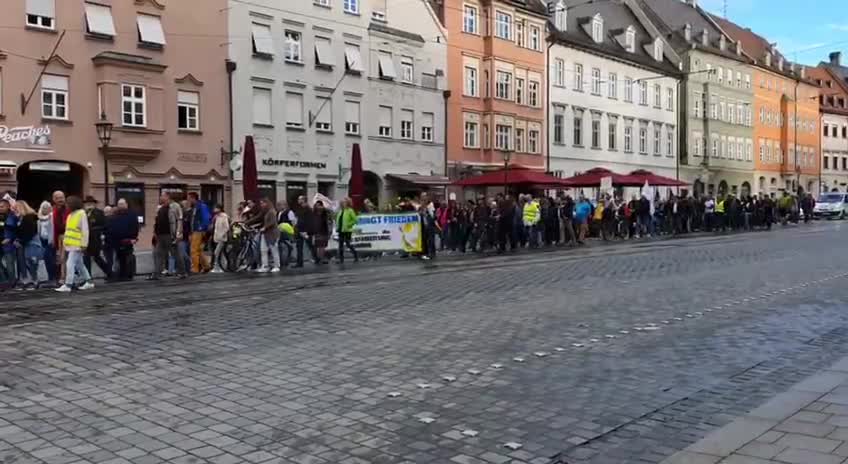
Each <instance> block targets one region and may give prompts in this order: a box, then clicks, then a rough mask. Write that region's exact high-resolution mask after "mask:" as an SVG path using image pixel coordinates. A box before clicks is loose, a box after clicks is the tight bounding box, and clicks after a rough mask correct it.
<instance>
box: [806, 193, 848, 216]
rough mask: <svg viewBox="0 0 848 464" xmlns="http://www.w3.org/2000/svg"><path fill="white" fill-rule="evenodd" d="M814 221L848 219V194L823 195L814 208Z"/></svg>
mask: <svg viewBox="0 0 848 464" xmlns="http://www.w3.org/2000/svg"><path fill="white" fill-rule="evenodd" d="M813 218H814V219H845V218H848V194H846V193H838V192H831V193H823V194H821V195H820V196H819V199H818V200H817V201H816V207H815V208H813Z"/></svg>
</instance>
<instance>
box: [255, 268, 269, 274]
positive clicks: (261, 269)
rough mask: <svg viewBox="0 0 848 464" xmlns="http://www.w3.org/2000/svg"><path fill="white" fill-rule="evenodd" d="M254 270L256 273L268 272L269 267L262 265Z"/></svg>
mask: <svg viewBox="0 0 848 464" xmlns="http://www.w3.org/2000/svg"><path fill="white" fill-rule="evenodd" d="M253 272H255V273H257V274H265V273H267V272H268V268H267V267H260V268H258V269H256V270H255V271H253Z"/></svg>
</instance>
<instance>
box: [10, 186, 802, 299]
mask: <svg viewBox="0 0 848 464" xmlns="http://www.w3.org/2000/svg"><path fill="white" fill-rule="evenodd" d="M649 196H650V195H634V196H632V197H631V199H629V200H626V199H625V198H622V197H621V196H620V195H603V196H602V197H601V198H600V199H598V200H597V201H590V200H589V199H588V198H586V197H585V196H583V195H580V196H578V197H577V198H576V199H575V198H573V197H572V196H570V195H568V194H565V193H561V194H559V195H558V196H556V197H543V196H533V195H529V194H521V195H518V196H517V197H513V196H511V195H503V194H498V195H497V196H496V197H493V198H483V197H481V198H479V199H478V200H477V201H473V200H472V201H468V202H465V203H462V202H458V201H456V200H454V199H451V200H449V201H447V202H442V203H439V202H438V201H433V200H431V199H430V197H429V196H428V194H426V193H424V194H422V195H421V196H420V197H419V198H416V199H415V200H404V201H401V202H400V204H399V205H398V207H397V209H398V210H399V211H400V212H417V213H418V214H419V216H420V219H421V238H422V250H421V252H420V253H415V254H414V255H415V256H417V257H419V258H420V259H422V260H429V259H432V258H434V257H435V256H436V254H437V249H438V250H440V251H441V252H446V253H451V252H460V253H466V252H468V251H470V252H478V253H482V252H486V251H490V250H491V251H493V252H497V253H504V252H506V251H507V250H516V249H519V248H525V247H527V248H539V247H543V246H555V245H559V246H579V245H583V244H585V242H586V240H587V238H590V237H596V238H598V239H601V240H605V241H608V240H630V239H640V238H645V237H651V236H655V235H664V234H668V235H678V234H688V233H692V232H697V231H704V232H716V233H722V232H726V231H738V230H744V231H751V230H755V229H764V230H769V229H771V227H772V225H773V224H775V223H782V224H784V225H785V224H787V223H788V222H798V221H800V220H801V219H802V218H803V220H804V221H805V222H808V221H809V220H810V219H812V211H813V208H814V207H815V200H814V199H813V197H812V195H809V194H801V195H798V196H796V195H791V194H789V193H787V192H784V193H783V194H782V196H780V197H779V198H772V197H770V196H767V195H759V196H752V195H744V196H741V197H736V196H734V195H724V196H720V197H713V196H710V195H707V196H702V197H697V198H696V197H693V196H688V195H685V196H675V195H672V194H669V195H668V197H667V198H665V199H660V198H659V196H654V198H653V199H651V198H649ZM325 201H326V202H331V200H329V199H324V200H317V201H314V204H312V205H310V204H309V202H308V201H307V198H306V197H305V196H301V197H299V198H298V199H297V202H296V204H295V205H294V206H290V205H289V204H288V203H287V202H286V201H279V202H277V203H276V204H274V203H273V202H272V201H271V200H270V199H268V198H262V199H260V200H259V201H252V200H251V201H247V202H243V203H241V204H239V205H238V208H237V210H236V212H235V213H234V217H232V218H231V217H230V216H229V215H228V214H227V213H226V212H225V211H224V208H223V206H222V205H215V206H214V207H213V208H212V209H211V210H210V208H209V206H208V205H207V204H206V203H205V202H203V201H201V200H200V198H199V196H198V195H197V193H195V192H190V193H189V194H188V196H187V197H186V199H184V200H181V201H176V200H175V199H172V198H171V196H170V194H168V193H162V195H161V196H160V198H159V208H158V211H157V213H156V218H155V221H154V224H153V241H152V245H153V258H154V259H153V263H154V267H153V271H152V272H151V273H150V275H149V277H148V279H152V280H157V279H160V278H162V277H163V276H166V275H174V276H176V277H178V278H186V277H187V276H189V275H190V274H201V273H206V272H212V273H220V272H225V271H233V270H238V271H246V270H252V271H254V272H257V273H278V272H280V270H281V268H284V267H289V266H290V267H292V268H302V267H303V265H304V260H305V252H308V253H309V257H310V258H311V261H312V262H313V263H314V264H315V265H317V266H323V265H326V264H328V262H329V261H328V258H329V256H330V254H331V252H329V251H328V246H329V243H330V240H331V238H333V237H334V238H335V239H336V240H335V241H336V244H337V249H336V250H334V251H335V255H336V262H337V263H344V261H345V253H346V251H350V253H351V255H352V256H353V260H354V262H357V261H359V258H360V254H361V250H360V251H359V252H358V251H357V249H356V248H354V246H353V243H352V237H353V233H354V231H355V228H356V225H357V221H358V216H357V212H356V211H355V210H354V208H353V205H352V202H351V200H350V199H349V198H345V199H343V200H342V201H341V202H340V203H339V204H337V205H336V204H325ZM374 211H375V207H374V205H373V204H372V203H371V202H369V201H367V200H366V202H365V205H364V208H363V211H362V212H364V213H370V212H374ZM235 230H244V231H248V233H249V234H251V235H250V240H254V241H255V245H256V246H255V251H253V252H252V255H251V256H248V257H247V259H245V260H244V262H239V263H237V264H238V265H239V267H238V268H237V269H234V266H233V265H234V263H233V262H232V260H233V259H234V255H233V253H231V252H232V243H233V240H234V231H235ZM138 237H139V222H138V216H137V215H136V214H135V213H133V212H131V211H130V210H129V208H128V205H127V202H126V201H125V200H124V199H120V200H118V202H117V203H116V204H115V206H106V207H105V208H103V209H100V208H99V206H98V202H97V200H96V199H95V198H93V197H90V196H89V197H86V198H85V199H82V198H80V197H76V196H70V197H67V198H66V197H65V195H64V193H63V192H58V191H57V192H55V193H54V194H53V195H52V202H47V201H45V202H43V203H42V204H41V205H39V207H38V210H37V211H36V210H34V209H33V208H32V207H31V206H30V205H29V204H27V203H26V202H25V201H15V199H14V197H13V196H12V195H10V194H6V195H5V196H4V197H3V198H2V199H0V238H2V247H0V288H2V289H10V288H19V289H35V288H38V287H39V286H45V285H48V286H53V287H55V288H56V290H57V291H59V292H70V291H72V290H73V289H79V290H89V289H92V288H94V281H93V278H92V264H95V265H97V267H98V268H100V270H101V272H102V273H103V275H105V277H106V280H107V282H110V281H126V280H131V279H132V278H133V277H134V276H135V272H136V264H135V246H136V243H137V241H138ZM405 256H407V255H405ZM41 266H43V267H44V269H45V270H46V277H47V280H46V281H45V282H42V281H41V279H40V278H39V268H40V267H41Z"/></svg>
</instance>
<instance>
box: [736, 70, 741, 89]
mask: <svg viewBox="0 0 848 464" xmlns="http://www.w3.org/2000/svg"><path fill="white" fill-rule="evenodd" d="M736 87H739V88H740V89H741V88H742V72H740V71H736Z"/></svg>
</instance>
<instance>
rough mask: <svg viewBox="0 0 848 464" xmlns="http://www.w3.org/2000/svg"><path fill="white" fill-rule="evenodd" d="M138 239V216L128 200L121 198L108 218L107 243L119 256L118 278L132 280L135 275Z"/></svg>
mask: <svg viewBox="0 0 848 464" xmlns="http://www.w3.org/2000/svg"><path fill="white" fill-rule="evenodd" d="M136 241H138V216H137V215H136V214H135V213H133V212H131V211H130V210H129V208H128V205H127V200H125V199H123V198H121V199H120V200H118V205H117V207H116V208H115V211H114V212H113V213H112V215H111V216H109V218H108V219H107V220H106V245H107V246H108V247H109V248H111V249H112V250H114V251H115V253H116V254H117V256H118V274H117V276H116V277H117V279H118V280H132V278H133V275H135V266H134V265H133V263H134V262H135V259H134V258H135V255H134V253H135V250H134V246H135V242H136Z"/></svg>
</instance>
